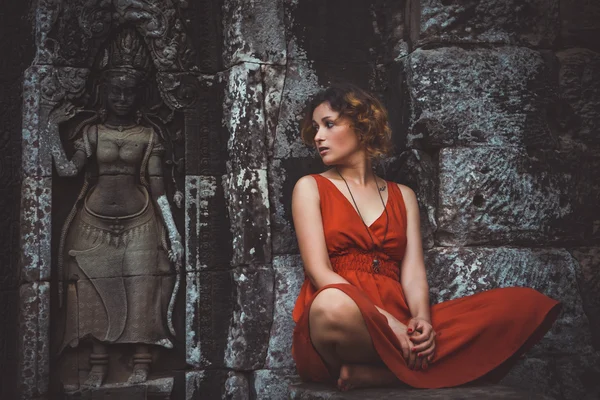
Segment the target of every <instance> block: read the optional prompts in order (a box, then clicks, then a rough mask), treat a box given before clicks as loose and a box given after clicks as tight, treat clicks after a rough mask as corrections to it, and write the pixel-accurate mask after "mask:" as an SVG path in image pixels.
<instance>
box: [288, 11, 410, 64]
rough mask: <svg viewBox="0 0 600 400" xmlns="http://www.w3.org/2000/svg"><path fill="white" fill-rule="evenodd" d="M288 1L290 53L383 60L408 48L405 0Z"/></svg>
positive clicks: (319, 57) (332, 59)
mask: <svg viewBox="0 0 600 400" xmlns="http://www.w3.org/2000/svg"><path fill="white" fill-rule="evenodd" d="M284 3H285V26H286V36H287V37H288V38H290V45H289V47H288V54H289V56H290V58H294V59H297V58H308V59H310V60H319V61H329V62H375V63H380V64H381V63H385V62H389V61H391V60H393V59H395V58H398V57H402V56H405V55H406V54H407V53H408V38H407V37H405V35H406V33H407V32H408V27H407V26H406V25H407V21H406V19H407V18H406V17H405V9H406V1H388V0H378V1H372V2H355V3H352V5H349V4H348V3H347V2H344V1H343V0H334V1H327V2H323V1H317V0H308V1H300V2H284ZM330 16H335V17H334V18H329V17H330ZM349 21H352V23H349Z"/></svg>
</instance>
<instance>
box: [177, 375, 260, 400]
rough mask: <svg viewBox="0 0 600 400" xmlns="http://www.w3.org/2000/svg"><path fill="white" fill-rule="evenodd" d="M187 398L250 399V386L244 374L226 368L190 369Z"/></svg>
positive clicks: (193, 399)
mask: <svg viewBox="0 0 600 400" xmlns="http://www.w3.org/2000/svg"><path fill="white" fill-rule="evenodd" d="M185 386H186V391H185V393H186V394H185V399H186V400H196V399H207V400H209V399H211V400H212V399H228V400H249V399H250V386H249V383H248V379H247V378H246V376H245V375H244V374H241V373H237V372H233V371H226V370H204V371H188V372H186V374H185Z"/></svg>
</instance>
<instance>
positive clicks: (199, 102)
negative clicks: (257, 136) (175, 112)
mask: <svg viewBox="0 0 600 400" xmlns="http://www.w3.org/2000/svg"><path fill="white" fill-rule="evenodd" d="M226 76H227V73H226V72H224V73H220V74H217V75H200V76H198V77H197V86H196V87H195V90H196V94H197V99H196V102H195V104H194V105H193V107H192V108H191V109H187V110H185V111H184V118H185V126H186V129H185V171H186V174H187V175H211V176H219V175H223V174H224V173H225V160H226V159H227V158H228V153H227V137H228V132H227V129H226V127H225V126H224V125H223V113H224V110H223V102H224V100H223V98H224V96H225V90H226V84H227V80H226Z"/></svg>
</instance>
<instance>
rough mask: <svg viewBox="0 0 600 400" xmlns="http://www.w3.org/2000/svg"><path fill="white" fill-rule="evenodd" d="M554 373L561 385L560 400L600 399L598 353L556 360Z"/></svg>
mask: <svg viewBox="0 0 600 400" xmlns="http://www.w3.org/2000/svg"><path fill="white" fill-rule="evenodd" d="M556 372H557V375H558V379H559V381H560V383H561V385H562V397H561V398H562V399H565V400H580V399H583V400H588V399H589V400H593V399H597V398H600V352H590V353H588V354H582V355H579V356H576V357H561V358H558V359H557V360H556Z"/></svg>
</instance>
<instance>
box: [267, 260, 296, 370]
mask: <svg viewBox="0 0 600 400" xmlns="http://www.w3.org/2000/svg"><path fill="white" fill-rule="evenodd" d="M273 269H274V271H275V307H274V311H273V325H272V326H271V335H270V338H269V349H268V351H267V359H266V362H265V367H266V368H269V369H278V368H279V369H281V368H287V369H292V368H294V365H295V364H294V360H293V359H292V332H293V331H294V326H295V324H294V320H293V319H292V311H293V310H294V305H295V304H296V299H297V298H298V294H299V293H300V287H301V286H302V282H304V268H303V265H302V259H301V258H300V256H299V255H284V256H276V257H274V258H273Z"/></svg>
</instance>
